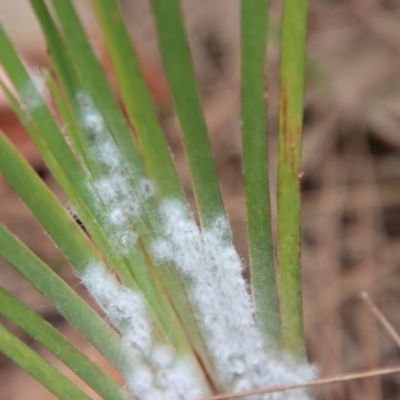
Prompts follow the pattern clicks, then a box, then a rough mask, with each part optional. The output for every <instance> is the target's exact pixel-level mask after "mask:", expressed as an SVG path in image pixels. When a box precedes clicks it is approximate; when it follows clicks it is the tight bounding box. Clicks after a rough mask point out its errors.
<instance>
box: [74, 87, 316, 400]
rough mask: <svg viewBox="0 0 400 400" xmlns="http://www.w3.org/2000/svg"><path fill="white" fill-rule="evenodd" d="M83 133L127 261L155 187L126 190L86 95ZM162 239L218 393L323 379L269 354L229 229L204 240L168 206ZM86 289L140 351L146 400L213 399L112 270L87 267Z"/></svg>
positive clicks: (142, 181)
mask: <svg viewBox="0 0 400 400" xmlns="http://www.w3.org/2000/svg"><path fill="white" fill-rule="evenodd" d="M77 100H78V102H79V104H80V106H81V109H82V118H81V124H82V126H83V128H84V129H85V130H86V131H87V133H88V138H89V142H90V143H91V146H92V147H91V149H90V154H91V157H92V159H93V160H94V161H95V162H97V163H98V164H99V166H101V167H102V168H101V169H102V170H103V171H104V174H103V175H102V176H101V177H100V178H98V179H97V180H96V181H95V182H94V183H92V184H91V189H92V190H94V191H95V192H97V194H98V197H99V207H102V209H106V210H107V218H106V220H107V226H106V228H107V229H109V237H110V240H111V242H112V243H113V244H114V246H115V247H116V248H117V249H118V251H119V253H120V255H121V256H126V255H128V254H129V252H130V251H131V250H132V249H133V248H134V246H135V245H136V241H137V236H136V233H135V232H134V231H133V228H132V222H134V221H135V219H136V218H138V217H140V214H141V211H142V209H143V206H144V202H145V201H147V200H148V199H149V198H151V197H152V196H154V194H155V186H154V185H153V184H152V182H150V181H149V180H148V179H146V178H144V177H140V176H139V177H135V182H137V184H136V188H135V189H133V188H132V183H131V182H130V181H128V178H127V176H126V173H125V170H124V165H125V164H124V162H123V157H122V155H121V154H120V151H119V149H118V147H117V146H116V144H115V143H114V141H113V139H112V136H111V135H110V134H109V132H108V131H107V127H106V125H105V122H104V120H103V118H102V116H101V114H100V113H99V112H98V111H97V110H96V108H95V106H94V103H93V102H92V101H91V99H90V98H89V97H88V96H86V95H84V94H82V93H79V94H78V95H77ZM160 211H161V218H162V220H161V228H162V235H161V237H157V238H155V239H154V241H153V246H152V253H153V256H154V257H155V259H157V260H158V261H163V262H167V263H169V264H171V265H174V266H175V267H176V268H177V269H178V270H179V271H180V272H181V273H182V275H184V276H185V278H186V281H187V282H188V296H189V301H190V302H191V304H192V307H193V309H194V310H195V313H196V318H197V321H198V324H199V327H200V329H201V331H202V335H203V337H204V339H205V343H206V346H207V348H208V350H209V352H210V354H211V355H212V357H213V361H214V365H215V368H216V371H217V373H218V377H217V380H218V384H219V385H220V386H221V387H223V388H224V389H225V390H227V391H234V392H238V391H243V390H251V389H257V388H267V387H271V386H279V385H286V384H296V383H304V382H307V381H309V380H311V379H313V378H314V377H315V370H314V368H312V367H310V366H309V365H306V364H297V363H295V362H293V360H291V359H290V358H289V357H283V356H280V357H279V359H278V358H277V357H276V356H274V355H272V354H269V353H268V352H267V351H266V348H267V345H268V343H265V342H264V340H263V337H262V335H261V333H260V331H259V330H258V328H257V326H256V324H255V315H254V305H253V302H252V298H251V296H250V294H249V291H248V288H247V284H246V282H245V280H244V278H243V277H242V271H243V268H244V266H243V263H242V260H241V259H240V257H239V256H238V254H237V252H236V251H235V249H234V247H233V245H232V244H231V242H230V240H228V238H229V222H228V221H227V220H226V218H225V217H223V216H221V217H217V218H216V219H215V223H214V224H213V225H212V227H211V228H210V229H207V230H203V231H201V230H200V229H199V228H198V226H197V225H196V223H195V222H194V220H193V218H192V216H191V215H190V213H189V212H188V210H187V208H186V206H185V205H184V204H182V203H181V202H179V201H177V200H164V201H163V202H162V203H161V206H160ZM81 278H82V281H83V283H84V284H85V285H86V286H87V288H88V290H89V291H90V293H91V295H92V296H93V297H94V298H95V299H96V301H97V302H98V303H99V305H100V306H101V307H102V309H103V310H104V312H105V314H106V315H107V317H108V319H109V320H110V322H111V323H112V324H113V325H114V326H115V327H116V329H117V330H118V331H119V332H120V333H121V335H122V336H123V338H124V339H125V340H126V341H127V342H128V343H129V344H130V345H131V346H132V348H133V349H134V350H133V352H132V354H133V358H135V363H134V364H132V368H131V370H129V371H127V372H126V373H125V377H126V379H127V383H128V386H129V387H130V389H131V390H132V391H133V392H134V393H135V395H136V396H137V397H138V398H139V399H140V400H196V399H198V398H200V397H201V396H204V395H206V394H207V390H206V387H207V386H206V384H204V381H203V378H202V374H201V373H199V369H198V368H199V367H198V365H197V364H196V362H195V361H194V359H193V358H192V357H191V356H188V355H177V354H176V353H175V351H174V350H173V349H172V348H171V347H169V346H168V345H164V344H160V343H158V342H155V340H154V337H153V332H152V322H151V318H150V317H149V315H150V313H149V312H148V309H147V303H146V302H145V300H144V299H143V297H142V295H141V294H140V293H136V292H135V291H133V290H131V289H128V288H126V287H124V286H123V285H121V284H120V283H119V282H118V281H117V279H116V278H115V277H114V276H113V275H112V274H111V273H110V272H108V271H107V270H106V269H105V268H104V267H102V266H99V265H97V264H95V263H92V264H89V265H88V266H87V268H86V270H85V272H84V274H83V275H82V277H81ZM254 398H255V399H259V400H261V399H262V400H303V399H309V396H308V392H307V391H306V390H303V389H299V390H296V391H290V392H284V393H275V394H266V395H259V396H256V397H254Z"/></svg>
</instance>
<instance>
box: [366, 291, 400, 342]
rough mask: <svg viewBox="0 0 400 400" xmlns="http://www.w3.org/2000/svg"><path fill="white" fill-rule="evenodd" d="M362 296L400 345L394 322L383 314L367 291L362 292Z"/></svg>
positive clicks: (399, 337)
mask: <svg viewBox="0 0 400 400" xmlns="http://www.w3.org/2000/svg"><path fill="white" fill-rule="evenodd" d="M361 298H362V299H363V300H364V301H365V303H366V304H367V306H368V308H369V310H370V311H371V313H372V314H373V315H374V316H375V317H376V319H377V320H378V321H379V322H380V323H381V324H382V326H383V328H384V329H385V331H386V332H387V333H388V334H389V336H390V337H391V338H392V339H393V341H394V342H395V343H396V344H397V346H399V347H400V336H399V334H398V333H397V332H396V330H395V329H394V328H393V326H392V324H391V323H390V322H389V321H388V320H387V319H386V317H385V316H384V315H383V314H382V312H381V311H380V310H379V308H378V307H377V306H376V305H375V304H374V302H373V301H372V299H371V297H369V295H368V293H367V292H362V293H361Z"/></svg>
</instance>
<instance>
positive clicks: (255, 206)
mask: <svg viewBox="0 0 400 400" xmlns="http://www.w3.org/2000/svg"><path fill="white" fill-rule="evenodd" d="M241 5H242V7H241V9H242V13H241V15H242V24H241V28H242V32H241V35H242V56H241V60H242V83H241V85H242V87H241V92H242V100H241V102H242V135H243V171H244V183H245V194H246V206H247V230H248V243H249V259H250V281H251V287H252V294H253V298H254V301H255V305H256V313H257V318H258V321H259V323H260V325H261V328H262V330H263V331H264V333H265V334H266V336H267V338H268V339H270V340H272V341H273V342H275V344H276V343H277V342H278V340H279V331H280V329H279V328H280V327H279V309H278V300H277V293H276V279H275V269H274V255H273V247H272V230H271V209H270V199H269V196H270V194H269V179H268V160H267V154H268V153H267V146H268V143H267V104H266V96H265V95H266V90H267V88H266V86H267V82H266V73H265V68H266V65H265V64H266V46H267V30H268V3H267V2H266V1H265V0H251V1H248V0H242V2H241Z"/></svg>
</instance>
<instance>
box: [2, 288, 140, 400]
mask: <svg viewBox="0 0 400 400" xmlns="http://www.w3.org/2000/svg"><path fill="white" fill-rule="evenodd" d="M0 314H2V315H3V316H4V317H6V318H8V319H10V320H11V321H12V322H14V323H15V324H17V325H18V326H19V327H20V328H22V329H23V330H25V332H27V333H28V334H29V335H30V336H32V337H33V338H34V339H35V340H36V341H37V342H38V343H40V344H41V345H43V346H44V347H45V348H47V349H48V350H49V351H51V352H52V353H53V354H54V355H55V356H56V357H57V358H58V359H59V360H61V361H62V362H63V363H64V364H65V365H67V366H68V367H69V368H70V369H71V370H72V371H74V372H75V373H76V374H77V375H78V376H79V377H80V378H82V379H83V380H84V381H85V382H86V383H87V384H88V385H89V386H90V387H91V388H93V389H94V390H95V391H96V392H97V393H99V394H100V395H101V396H102V397H103V398H104V399H105V400H129V399H132V397H131V396H130V395H129V394H128V393H127V392H125V391H124V390H123V389H122V388H120V387H119V386H118V385H117V384H116V383H115V382H114V381H113V380H112V379H111V378H110V377H109V376H108V375H107V374H106V373H105V372H103V371H102V370H101V369H100V368H99V367H98V366H97V365H95V364H94V363H93V362H92V361H90V360H89V359H88V358H87V357H86V356H85V355H83V354H82V353H81V352H80V351H79V350H77V348H76V347H74V346H73V345H72V344H71V343H70V342H69V341H68V340H67V339H66V338H65V337H64V336H62V335H61V334H60V333H59V332H58V331H57V330H56V329H55V328H53V326H51V325H50V324H49V323H48V322H46V321H44V320H43V319H42V318H40V317H39V316H38V315H36V314H35V313H34V312H33V311H31V310H30V309H29V308H28V307H26V306H25V305H24V304H22V303H21V302H20V301H19V300H17V299H16V298H14V297H13V296H12V295H11V294H10V293H8V292H7V291H6V290H5V289H3V288H2V287H1V286H0Z"/></svg>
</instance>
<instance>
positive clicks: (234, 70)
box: [0, 0, 400, 400]
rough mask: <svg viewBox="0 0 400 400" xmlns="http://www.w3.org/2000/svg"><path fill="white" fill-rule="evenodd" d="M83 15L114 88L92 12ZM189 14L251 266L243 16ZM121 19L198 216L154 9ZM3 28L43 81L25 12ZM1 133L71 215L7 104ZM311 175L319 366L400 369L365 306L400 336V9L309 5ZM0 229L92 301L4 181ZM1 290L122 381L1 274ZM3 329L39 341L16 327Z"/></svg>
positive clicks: (272, 78)
mask: <svg viewBox="0 0 400 400" xmlns="http://www.w3.org/2000/svg"><path fill="white" fill-rule="evenodd" d="M76 3H78V8H79V9H80V12H81V15H82V18H83V19H84V21H85V25H86V27H87V31H88V33H89V34H90V36H91V37H92V41H93V44H94V46H95V48H96V51H97V53H98V56H99V58H100V60H101V61H102V63H103V65H104V68H105V69H106V71H107V73H108V75H109V78H110V82H111V84H113V74H112V68H111V65H110V62H109V60H108V58H107V54H106V51H105V49H104V44H103V42H102V40H101V36H100V34H99V33H98V29H97V27H96V24H95V20H94V18H93V15H92V14H91V11H90V3H89V1H87V0H80V1H79V2H76ZM182 4H183V9H184V12H185V16H186V23H187V29H188V33H189V38H190V43H191V46H192V51H193V58H194V62H195V68H196V73H197V77H198V82H199V86H200V92H201V97H202V101H203V106H204V113H205V116H206V120H207V124H208V127H209V133H210V137H211V141H212V145H213V151H214V156H215V161H216V165H217V169H218V174H219V176H220V179H221V188H222V190H223V194H224V200H225V204H226V207H227V210H228V212H229V214H230V217H231V223H232V228H233V230H234V237H235V245H236V247H237V249H238V251H239V253H240V254H241V255H242V257H243V258H244V259H246V257H247V255H246V223H245V205H244V201H243V184H242V178H241V143H240V103H239V101H240V92H239V84H240V82H239V68H240V54H239V51H240V47H239V19H240V15H239V2H238V0H182ZM122 6H123V7H124V8H125V15H126V16H127V20H128V21H129V22H128V25H129V30H130V33H131V35H132V40H133V41H134V43H135V46H136V48H137V51H138V54H139V57H140V60H141V63H142V66H143V69H144V71H145V75H146V78H147V81H148V85H149V87H150V89H151V91H152V93H153V95H154V98H155V101H156V103H157V105H158V108H159V113H160V118H161V120H162V123H163V126H164V129H165V133H166V136H167V138H168V141H169V144H170V147H171V150H172V151H173V152H174V155H175V162H176V165H177V168H178V171H179V174H180V177H181V179H182V182H183V185H184V187H185V190H186V192H187V194H188V197H189V200H190V201H191V202H192V204H193V193H192V189H191V186H190V177H189V171H188V168H187V165H186V161H185V159H184V154H183V151H182V148H181V145H180V141H179V131H178V124H177V121H176V118H175V115H174V111H173V105H172V102H171V99H170V95H169V92H168V87H167V84H166V81H165V77H164V74H163V72H162V63H161V60H160V56H159V53H158V48H157V40H156V38H155V33H154V27H153V21H152V18H151V14H150V12H149V6H148V3H147V0H125V1H122ZM280 7H281V2H280V1H278V0H277V1H275V0H272V1H271V24H270V38H269V47H268V68H269V70H268V85H269V90H268V99H269V135H270V147H269V153H270V161H271V171H270V174H271V185H272V198H273V207H274V206H275V207H276V203H275V202H274V196H275V193H276V191H275V185H276V178H275V176H276V168H275V165H276V146H277V145H276V136H277V109H278V106H277V105H278V91H277V88H278V79H279V74H278V64H279V42H278V39H279V21H280V11H281V10H280ZM0 15H1V18H2V21H3V23H4V24H5V26H6V27H7V29H8V31H9V33H10V35H11V37H12V38H13V40H14V42H15V44H16V45H17V48H18V49H19V51H20V53H21V54H22V56H23V58H24V60H25V62H26V63H27V65H29V66H30V67H32V69H33V70H34V69H35V68H36V69H37V68H42V67H46V66H47V65H48V55H47V52H46V47H45V44H44V41H43V38H42V36H41V34H40V28H39V26H38V25H37V23H36V22H35V18H34V16H33V14H32V12H31V10H30V8H29V2H28V1H27V0H14V1H12V2H10V1H7V0H1V1H0ZM0 73H1V71H0ZM116 95H117V96H118V92H117V91H116ZM0 129H2V130H4V131H5V132H6V134H7V135H8V136H9V137H10V138H11V140H12V141H13V142H14V143H15V144H16V145H17V146H18V147H19V149H20V151H21V152H23V153H24V155H25V156H26V157H27V158H28V160H29V161H30V162H31V163H32V165H33V166H34V168H35V169H36V171H37V172H38V174H39V175H40V176H41V177H42V179H43V180H44V181H45V182H46V183H47V184H48V185H49V186H50V187H51V188H52V190H54V192H55V193H56V195H57V196H58V197H59V198H60V199H61V201H62V202H64V203H66V201H65V199H64V198H63V195H62V193H61V191H60V189H59V188H58V186H57V184H56V183H55V182H54V180H53V178H52V177H51V174H50V173H49V171H48V170H47V168H46V166H45V165H44V164H43V162H42V160H41V158H40V156H39V154H38V152H37V150H36V149H35V147H34V146H33V144H32V143H31V142H30V140H29V139H28V137H27V135H26V133H25V132H24V130H23V128H22V127H21V126H20V124H19V123H18V121H17V119H16V117H15V115H14V114H13V113H12V111H11V110H10V108H9V106H8V104H7V102H6V101H5V99H4V97H3V96H2V94H1V93H0ZM303 163H304V166H303V170H304V174H303V177H302V194H303V209H302V217H303V243H302V258H303V281H304V285H303V287H304V292H303V293H304V312H305V330H306V338H307V348H308V353H309V358H310V360H311V362H313V363H315V364H317V365H319V366H320V368H321V375H322V376H333V375H338V374H342V373H347V372H353V371H361V370H367V369H374V368H380V367H386V366H392V365H400V349H399V347H398V346H397V345H396V344H395V342H394V341H393V340H392V339H391V338H390V337H389V336H388V334H387V333H386V332H385V331H384V330H383V329H382V327H381V326H380V325H379V323H378V322H377V321H376V319H375V318H374V317H373V316H372V314H371V312H370V311H369V309H368V307H367V306H366V305H365V303H363V302H362V301H361V300H360V292H361V291H367V292H368V293H369V294H370V296H371V297H372V299H373V300H374V301H375V303H376V304H377V306H378V307H379V309H380V310H381V311H382V312H383V313H384V314H385V315H386V316H387V318H388V319H389V321H390V322H391V323H392V324H393V326H394V328H395V329H396V330H397V331H398V332H400V0H310V9H309V38H308V54H307V79H306V101H305V116H304V148H303ZM0 220H1V221H2V222H4V223H5V224H6V225H7V226H9V227H10V229H11V230H12V231H13V232H15V233H16V234H17V235H18V236H19V237H20V238H22V240H23V241H24V242H25V243H27V244H28V246H29V247H30V248H32V249H33V250H34V251H35V253H36V254H38V255H39V256H40V257H41V258H43V259H44V260H45V261H46V262H48V263H49V264H50V265H51V266H52V267H53V268H54V269H55V270H56V271H58V272H59V273H60V274H61V275H62V276H63V277H65V278H66V279H67V281H68V282H69V283H70V284H71V285H72V286H73V287H75V289H76V290H78V291H80V292H82V295H83V296H85V293H84V290H83V288H82V287H81V286H80V285H79V284H78V282H77V280H76V278H75V277H74V275H73V273H72V271H71V270H70V269H69V267H68V265H67V263H66V261H65V260H64V259H63V257H62V256H61V255H60V253H59V252H58V251H57V249H56V248H55V247H54V246H53V244H52V243H51V242H50V240H49V239H48V237H47V236H46V235H45V234H44V233H43V229H42V228H41V227H40V226H39V225H38V224H37V223H36V221H35V220H34V219H33V217H32V216H31V214H30V213H29V211H28V210H27V209H26V208H25V207H24V206H23V204H22V203H21V202H20V201H18V199H17V198H16V196H15V194H14V193H13V192H12V190H11V189H10V188H9V186H8V185H7V184H6V183H5V182H4V181H3V180H2V178H1V177H0ZM274 226H275V227H276V217H275V222H274ZM0 282H1V284H2V285H3V286H5V287H6V288H7V289H8V290H10V291H12V292H13V293H15V294H17V295H18V296H19V297H20V298H21V299H22V300H23V301H24V302H25V303H27V304H29V305H30V307H32V308H33V309H35V310H36V311H37V312H38V313H40V314H42V315H43V316H44V317H45V318H46V319H47V320H48V321H50V322H51V323H53V324H54V325H55V326H57V327H58V328H59V329H60V330H62V331H63V333H64V334H65V335H67V336H68V337H69V338H70V339H71V340H72V341H73V342H74V343H75V344H76V345H77V346H79V347H81V348H83V349H85V351H86V352H87V353H88V354H90V356H91V357H92V358H94V359H96V360H97V362H98V363H99V364H100V365H102V366H103V367H104V368H107V369H109V370H110V371H111V372H110V373H112V374H115V376H117V375H116V372H114V371H113V370H112V368H111V367H110V366H109V365H108V364H107V362H106V361H105V360H104V359H102V357H101V356H100V355H99V354H98V353H97V352H96V351H95V350H94V349H93V348H91V347H90V346H89V345H88V344H87V343H86V342H85V341H84V340H83V339H82V338H81V336H80V335H79V334H78V333H77V332H76V331H75V330H74V329H72V328H70V327H69V326H68V324H67V323H66V322H65V321H64V320H63V318H62V317H60V316H59V315H58V314H57V313H56V312H55V311H54V310H53V309H52V308H51V307H50V306H49V305H48V304H47V303H46V301H45V300H44V299H43V298H42V297H41V296H40V295H39V294H38V292H36V291H35V290H34V289H33V288H32V287H31V286H30V285H29V284H28V283H26V282H25V281H24V280H23V279H22V278H21V277H20V276H19V275H18V274H17V273H16V272H14V271H13V270H12V269H11V268H10V267H9V266H8V265H6V263H5V262H4V261H3V260H0ZM7 326H8V327H9V328H10V329H11V330H13V331H14V332H18V334H19V335H20V336H21V337H22V338H24V339H25V340H27V341H28V342H29V341H30V339H29V338H27V337H26V336H25V335H24V334H23V333H22V332H20V331H19V330H18V329H17V328H15V327H14V326H11V324H8V325H7ZM31 344H32V346H33V347H34V348H35V349H38V346H37V345H36V344H35V343H31ZM39 351H40V352H41V353H42V354H44V355H45V356H46V357H49V358H50V356H49V355H48V354H46V352H45V351H44V350H42V349H39ZM53 361H54V360H53ZM54 362H55V363H56V361H54ZM60 368H61V369H62V368H64V369H63V371H65V372H66V373H67V374H68V371H67V370H66V369H65V367H62V366H60ZM71 379H74V378H72V376H71ZM0 388H1V390H0V400H27V399H29V400H36V399H44V400H47V399H49V400H50V399H54V396H52V395H51V394H49V393H48V392H47V391H46V389H44V388H42V387H41V386H40V385H39V384H37V383H36V382H35V381H34V380H33V379H32V378H30V377H29V376H28V375H27V374H26V373H25V372H23V371H21V370H19V368H17V367H16V366H14V365H13V364H12V363H11V362H9V360H7V359H6V358H5V357H4V356H2V355H0ZM313 393H314V395H315V399H317V400H345V399H348V400H391V399H400V374H397V375H396V374H395V375H390V376H385V377H377V378H368V379H363V380H357V381H352V382H347V383H343V384H335V385H329V386H324V387H321V388H318V389H316V390H314V391H313ZM93 398H96V396H95V395H93Z"/></svg>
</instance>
